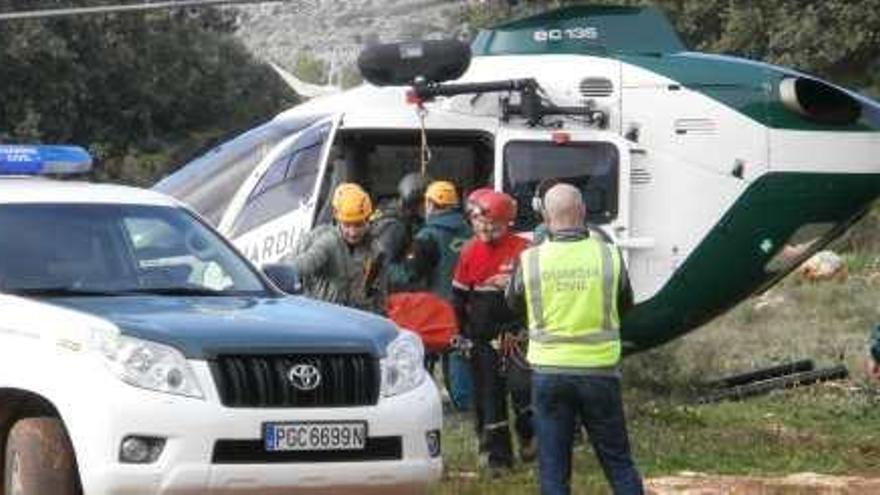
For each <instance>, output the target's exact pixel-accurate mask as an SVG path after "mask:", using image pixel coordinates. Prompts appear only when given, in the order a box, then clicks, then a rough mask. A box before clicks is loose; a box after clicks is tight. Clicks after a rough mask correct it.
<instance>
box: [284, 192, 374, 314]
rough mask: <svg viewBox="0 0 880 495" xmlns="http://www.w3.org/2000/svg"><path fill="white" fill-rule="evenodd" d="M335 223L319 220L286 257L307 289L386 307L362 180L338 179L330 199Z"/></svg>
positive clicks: (336, 299) (349, 302)
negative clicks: (317, 224) (341, 182)
mask: <svg viewBox="0 0 880 495" xmlns="http://www.w3.org/2000/svg"><path fill="white" fill-rule="evenodd" d="M331 204H332V206H333V218H334V219H335V220H336V222H335V225H321V226H319V227H317V228H315V229H314V230H312V231H311V232H309V233H308V234H306V235H305V236H303V238H302V240H301V241H300V242H299V243H298V244H297V246H296V249H295V250H294V253H293V255H292V257H291V258H290V259H288V260H286V262H288V263H289V264H290V265H292V267H293V268H294V270H296V272H297V275H298V276H299V277H300V279H301V280H302V284H303V289H304V291H305V293H306V294H307V295H308V296H310V297H314V298H315V299H321V300H323V301H327V302H332V303H336V304H342V305H345V306H351V307H355V308H359V309H364V310H368V311H373V312H379V313H381V312H382V305H383V298H384V295H383V291H382V290H381V287H380V281H379V280H378V279H377V278H376V277H374V276H372V275H371V274H372V273H374V272H375V271H376V270H378V267H377V266H375V265H376V264H377V263H378V262H379V261H377V257H376V252H375V251H376V250H375V248H374V246H373V243H372V239H371V236H370V224H369V218H370V215H371V214H372V213H373V203H372V201H371V200H370V196H369V194H367V193H366V191H364V190H363V188H361V187H360V186H359V185H357V184H355V183H352V182H347V183H343V184H340V185H339V186H338V187H337V188H336V190H335V191H334V193H333V199H332V201H331Z"/></svg>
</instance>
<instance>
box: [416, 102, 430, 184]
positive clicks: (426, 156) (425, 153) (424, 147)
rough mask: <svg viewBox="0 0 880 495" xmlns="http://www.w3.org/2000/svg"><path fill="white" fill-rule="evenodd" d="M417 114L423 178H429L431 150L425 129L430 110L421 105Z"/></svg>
mask: <svg viewBox="0 0 880 495" xmlns="http://www.w3.org/2000/svg"><path fill="white" fill-rule="evenodd" d="M416 114H417V115H418V117H419V131H420V134H421V138H422V144H421V148H420V149H419V160H420V161H421V169H422V176H424V177H427V175H428V162H430V161H431V148H429V147H428V132H427V130H426V129H425V117H427V116H428V110H427V109H426V108H425V107H424V106H422V105H419V106H418V109H417V110H416Z"/></svg>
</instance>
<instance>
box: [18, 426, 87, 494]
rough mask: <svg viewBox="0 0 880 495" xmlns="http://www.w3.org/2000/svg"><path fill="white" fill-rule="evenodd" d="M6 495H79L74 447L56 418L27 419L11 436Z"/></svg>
mask: <svg viewBox="0 0 880 495" xmlns="http://www.w3.org/2000/svg"><path fill="white" fill-rule="evenodd" d="M3 473H4V474H3V492H2V493H3V494H4V495H80V494H81V490H80V489H79V477H78V475H77V471H76V458H75V456H74V453H73V446H72V445H71V444H70V440H69V439H68V437H67V432H66V431H65V430H64V425H63V424H62V423H61V421H60V420H59V419H57V418H24V419H20V420H18V421H17V422H16V423H15V425H13V427H12V430H10V432H9V437H8V439H7V442H6V466H5V469H4V470H3Z"/></svg>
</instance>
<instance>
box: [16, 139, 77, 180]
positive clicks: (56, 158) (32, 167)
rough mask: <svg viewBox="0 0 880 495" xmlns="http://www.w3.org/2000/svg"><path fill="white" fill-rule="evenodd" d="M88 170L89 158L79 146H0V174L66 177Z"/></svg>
mask: <svg viewBox="0 0 880 495" xmlns="http://www.w3.org/2000/svg"><path fill="white" fill-rule="evenodd" d="M91 169H92V156H91V155H89V153H88V151H86V150H84V149H82V148H80V147H79V146H53V145H36V146H25V145H0V175H68V174H82V173H86V172H88V171H90V170H91Z"/></svg>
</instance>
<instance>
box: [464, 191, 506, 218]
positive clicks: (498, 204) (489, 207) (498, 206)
mask: <svg viewBox="0 0 880 495" xmlns="http://www.w3.org/2000/svg"><path fill="white" fill-rule="evenodd" d="M471 195H473V193H471ZM474 204H475V205H476V206H477V207H478V208H479V209H480V213H482V214H483V216H485V217H486V218H487V219H489V220H490V221H492V222H493V223H503V224H505V225H506V224H509V223H511V222H513V220H514V218H516V201H514V199H513V198H511V197H510V196H509V195H507V194H504V193H503V192H497V191H486V192H484V193H482V194H480V195H479V196H478V197H477V198H476V199H475V200H474Z"/></svg>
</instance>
